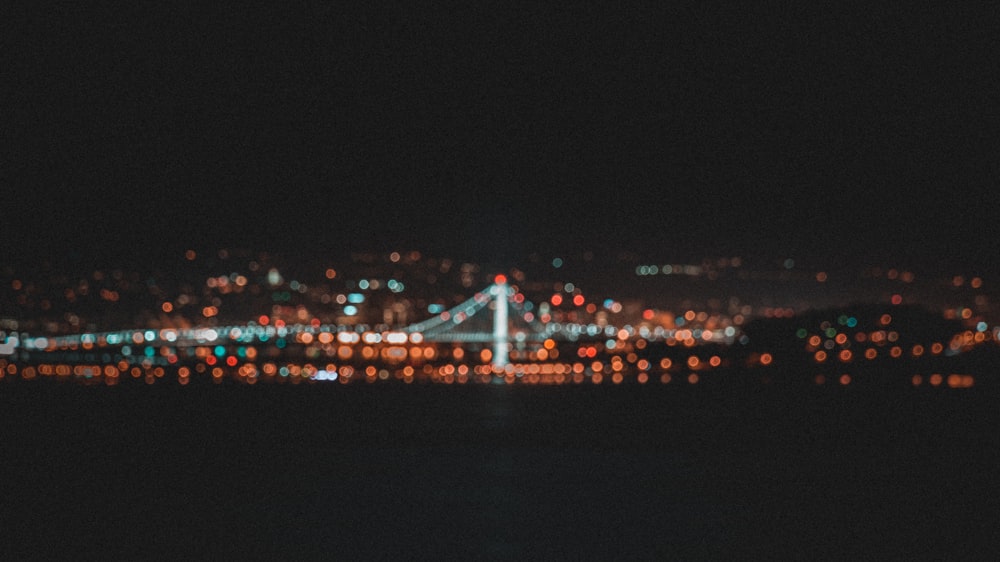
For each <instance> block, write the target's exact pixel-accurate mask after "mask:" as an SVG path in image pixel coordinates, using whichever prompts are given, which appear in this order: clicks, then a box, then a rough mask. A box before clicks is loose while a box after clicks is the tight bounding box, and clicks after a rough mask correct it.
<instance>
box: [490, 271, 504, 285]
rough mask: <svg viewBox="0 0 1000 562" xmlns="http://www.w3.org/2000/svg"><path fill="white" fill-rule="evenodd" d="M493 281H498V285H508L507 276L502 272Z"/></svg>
mask: <svg viewBox="0 0 1000 562" xmlns="http://www.w3.org/2000/svg"><path fill="white" fill-rule="evenodd" d="M493 282H494V283H496V284H497V285H506V284H507V276H506V275H504V274H502V273H501V274H500V275H497V276H496V277H494V278H493Z"/></svg>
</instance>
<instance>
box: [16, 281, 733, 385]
mask: <svg viewBox="0 0 1000 562" xmlns="http://www.w3.org/2000/svg"><path fill="white" fill-rule="evenodd" d="M534 310H535V306H534V304H533V303H531V301H529V300H527V299H526V298H525V297H524V295H522V294H520V293H518V292H517V291H516V290H515V289H514V287H513V286H511V285H510V284H509V283H508V282H507V278H506V277H505V276H503V275H498V276H497V277H496V279H495V280H494V283H492V284H490V285H489V286H488V287H486V288H485V289H483V290H481V291H479V292H477V293H476V294H475V295H473V296H472V297H471V298H469V299H468V300H466V301H464V302H462V303H460V304H458V305H456V306H454V307H452V308H450V309H449V310H446V311H444V312H441V313H440V314H437V315H435V316H433V317H431V318H428V319H426V320H423V321H421V322H417V323H415V324H411V325H409V326H406V327H403V328H398V329H395V330H386V331H382V332H373V331H371V330H370V329H369V327H368V326H366V325H332V324H319V323H315V322H314V323H309V324H301V323H300V324H289V325H280V326H271V325H269V326H262V325H259V324H257V323H254V322H249V323H246V324H234V325H226V326H211V327H194V328H176V329H175V328H168V329H159V330H154V329H141V328H140V329H132V330H118V331H109V332H91V333H83V334H69V335H59V336H35V337H33V336H31V335H29V334H27V333H20V334H17V333H13V334H9V335H7V336H6V338H4V337H0V357H3V356H14V355H16V354H18V351H19V350H23V351H25V352H27V353H45V352H50V351H57V350H66V349H84V350H94V349H105V348H120V347H125V346H133V345H136V346H146V347H147V349H148V348H149V347H150V346H169V347H177V348H185V347H198V346H206V345H226V344H231V345H239V344H244V345H257V344H264V345H267V344H274V343H276V342H277V341H278V340H282V341H287V340H288V339H289V338H291V339H293V340H294V341H299V342H303V343H311V342H313V341H319V342H323V343H330V342H334V341H336V342H339V343H341V344H345V345H353V344H358V343H365V344H383V343H384V344H389V345H403V344H407V343H413V344H417V343H422V342H436V343H480V344H488V345H492V347H493V353H492V362H493V365H494V366H497V367H501V368H502V367H505V366H506V365H507V364H508V363H509V349H510V345H511V344H515V345H516V344H526V343H528V342H543V341H545V340H547V339H553V340H560V341H578V340H584V341H586V340H600V339H605V338H607V339H611V338H619V339H621V338H622V330H624V331H625V334H627V336H628V337H641V338H644V339H647V340H665V339H669V338H674V337H676V336H677V335H678V334H677V332H678V330H676V329H665V328H662V327H648V326H639V327H633V326H624V327H622V328H619V327H617V326H612V325H603V324H602V325H597V324H579V323H561V322H541V321H539V319H538V318H537V316H536V315H535V314H534ZM484 311H487V312H485V313H484ZM687 331H688V332H690V331H691V330H687ZM307 334H308V335H307ZM695 334H696V335H695V336H694V337H695V338H699V339H701V340H703V341H705V342H715V343H732V341H733V337H734V335H735V331H731V329H730V330H727V331H726V332H725V333H723V332H721V331H719V332H714V333H713V332H711V331H709V330H696V331H695ZM0 336H2V334H0Z"/></svg>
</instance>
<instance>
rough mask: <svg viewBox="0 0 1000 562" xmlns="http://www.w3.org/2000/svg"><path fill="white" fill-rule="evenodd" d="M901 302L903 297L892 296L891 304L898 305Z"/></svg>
mask: <svg viewBox="0 0 1000 562" xmlns="http://www.w3.org/2000/svg"><path fill="white" fill-rule="evenodd" d="M902 302H903V296H902V295H899V294H896V295H892V304H900V303H902Z"/></svg>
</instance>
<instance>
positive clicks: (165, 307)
mask: <svg viewBox="0 0 1000 562" xmlns="http://www.w3.org/2000/svg"><path fill="white" fill-rule="evenodd" d="M160 308H161V309H163V312H173V310H174V305H172V304H170V303H169V302H165V303H163V305H162V306H161V307H160Z"/></svg>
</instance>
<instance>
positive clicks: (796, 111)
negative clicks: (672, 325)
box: [0, 3, 1000, 269]
mask: <svg viewBox="0 0 1000 562" xmlns="http://www.w3.org/2000/svg"><path fill="white" fill-rule="evenodd" d="M659 4H660V3H653V6H656V7H655V8H653V7H636V6H634V5H633V6H630V7H605V8H600V9H593V8H589V7H588V8H583V7H574V8H571V9H548V8H539V7H537V6H533V5H530V4H525V5H506V4H504V5H499V4H496V5H494V4H490V5H485V4H484V5H481V6H474V7H462V8H453V7H449V8H429V7H420V8H415V7H409V6H408V5H407V6H405V7H399V6H397V7H395V8H393V9H382V10H379V11H374V10H373V11H370V12H362V11H359V10H353V9H352V10H348V11H341V9H340V8H338V7H335V6H333V5H328V4H315V5H308V6H306V5H299V6H298V7H288V6H285V5H284V3H281V5H278V6H275V7H273V8H272V9H271V10H270V11H253V12H250V13H247V12H246V11H244V10H243V9H240V10H235V9H232V10H226V9H220V10H214V11H211V10H201V9H198V10H194V9H187V8H180V7H171V6H163V5H159V4H144V5H142V6H141V7H132V8H129V9H128V10H129V11H125V12H122V11H108V10H106V9H99V8H91V7H87V6H84V5H81V6H61V7H59V9H57V10H55V9H37V10H35V11H29V9H27V8H22V9H20V10H15V9H14V8H12V7H10V6H8V7H5V8H3V10H2V13H0V22H3V23H2V24H0V25H2V29H0V37H3V39H2V42H3V48H2V52H3V55H2V57H3V64H2V72H3V75H4V76H3V79H2V82H3V85H2V92H3V93H2V95H3V98H2V103H0V112H2V113H0V122H2V130H3V135H2V138H3V156H2V158H0V185H2V188H0V190H2V205H0V235H2V236H3V239H4V240H5V241H6V242H5V245H6V246H7V247H6V248H5V249H4V252H9V253H8V255H9V256H12V257H20V258H24V259H29V260H31V259H43V258H47V257H51V256H59V255H64V254H66V253H75V254H77V255H82V256H89V255H102V256H109V255H110V256H123V257H127V258H129V259H142V258H143V257H144V256H158V255H161V253H163V252H167V253H169V252H176V251H179V250H182V249H184V248H188V247H196V248H206V249H207V248H218V247H226V246H230V247H231V246H240V247H251V248H257V249H268V250H279V251H286V252H300V251H302V252H304V251H310V252H312V251H318V252H341V253H343V252H348V251H354V250H385V249H391V248H415V249H421V250H424V251H426V252H432V253H439V254H442V253H443V254H447V253H458V254H462V255H468V256H471V257H478V258H481V259H502V260H510V261H517V260H518V259H519V258H520V257H521V256H524V255H526V254H527V253H529V252H532V251H537V252H541V253H547V252H548V253H552V252H568V251H579V250H580V249H583V248H594V249H598V250H601V251H603V250H609V249H631V250H634V251H636V252H638V253H640V254H642V255H648V256H651V257H654V256H664V257H667V256H671V255H702V254H703V255H736V254H741V253H742V254H746V253H756V254H768V255H777V256H785V255H790V256H796V257H800V258H805V259H814V258H815V259H818V260H822V259H828V260H832V261H835V262H846V263H861V262H864V261H865V260H872V259H875V260H881V259H885V260H894V261H897V262H903V263H917V264H937V263H941V262H948V263H950V264H957V265H960V266H962V267H966V268H971V269H983V268H987V267H990V266H988V265H987V262H990V261H995V259H996V255H997V247H998V243H997V241H998V233H1000V228H998V227H997V224H998V221H1000V202H998V200H997V196H996V190H995V186H996V185H997V178H998V175H1000V143H998V138H1000V137H998V132H1000V115H998V113H1000V110H998V107H1000V105H998V100H997V95H996V90H995V89H994V88H993V87H991V86H990V85H991V84H994V83H1000V76H998V74H1000V72H998V70H997V69H998V67H997V65H996V61H995V60H993V59H994V58H995V57H994V55H995V53H997V52H1000V44H998V40H997V37H998V34H997V33H996V32H995V30H996V26H995V25H994V24H995V22H996V18H994V17H991V16H990V14H988V13H986V12H984V13H973V12H961V11H958V10H956V9H954V8H952V7H949V8H947V9H941V10H935V11H921V10H916V9H913V8H909V7H907V8H906V9H905V10H899V11H896V12H888V11H880V10H878V9H874V8H859V7H853V8H842V7H840V8H839V9H838V10H830V11H825V12H820V11H815V12H808V13H806V12H800V11H798V10H799V8H791V7H786V8H785V9H782V10H773V11H763V10H758V9H757V8H755V7H752V6H740V5H731V6H725V7H723V6H714V7H708V6H704V5H702V4H700V3H698V4H697V5H698V7H697V8H682V7H675V8H664V7H662V6H659ZM151 259H152V258H151ZM992 267H994V268H995V267H996V266H992Z"/></svg>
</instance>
